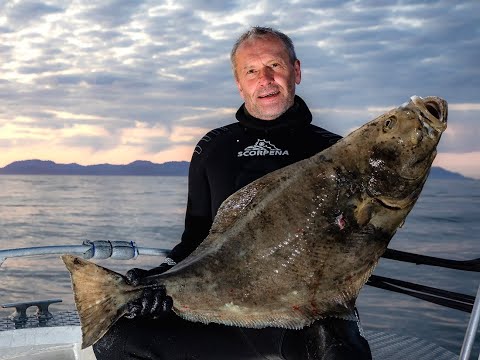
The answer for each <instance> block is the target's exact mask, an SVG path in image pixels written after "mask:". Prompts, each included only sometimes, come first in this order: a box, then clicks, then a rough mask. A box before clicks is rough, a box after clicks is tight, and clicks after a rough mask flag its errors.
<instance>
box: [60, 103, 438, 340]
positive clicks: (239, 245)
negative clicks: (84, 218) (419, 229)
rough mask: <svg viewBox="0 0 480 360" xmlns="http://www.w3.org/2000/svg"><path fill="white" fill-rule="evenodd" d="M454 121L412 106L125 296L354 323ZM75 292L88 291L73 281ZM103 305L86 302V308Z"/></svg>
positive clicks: (253, 190) (270, 322)
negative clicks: (150, 293)
mask: <svg viewBox="0 0 480 360" xmlns="http://www.w3.org/2000/svg"><path fill="white" fill-rule="evenodd" d="M446 123H447V103H446V102H445V101H444V100H443V99H441V98H438V97H426V98H423V99H422V98H420V97H416V96H415V97H412V99H411V101H410V102H408V103H405V104H404V105H402V106H401V107H399V108H396V109H393V110H391V111H389V112H387V113H385V114H383V115H381V116H379V117H378V118H376V119H375V120H372V121H371V122H369V123H367V124H365V125H364V126H362V127H360V128H359V129H357V130H356V131H354V132H352V133H351V134H350V135H348V136H347V137H345V138H344V139H342V140H340V141H339V142H337V143H336V144H334V145H333V146H331V147H330V148H328V149H326V150H324V151H322V152H320V153H318V154H316V155H314V156H313V157H311V158H308V159H306V160H303V161H300V162H298V163H295V164H292V165H290V166H287V167H285V168H282V169H279V170H277V171H275V172H272V173H270V174H268V175H266V176H264V177H262V178H260V179H258V180H256V181H254V182H253V183H251V184H249V185H247V186H245V187H244V188H242V189H240V190H239V191H237V192H236V193H234V194H233V195H231V196H230V197H229V198H228V199H226V200H225V201H224V202H223V204H222V205H221V207H220V209H219V211H218V214H217V216H216V218H215V220H214V223H213V226H212V228H211V231H210V234H209V236H208V237H207V238H206V239H205V240H204V241H203V243H202V244H201V245H200V246H199V247H198V248H197V249H196V250H195V251H194V252H193V253H192V254H191V255H190V256H188V257H187V258H186V259H185V260H184V261H182V262H181V263H179V264H178V265H176V266H174V267H173V268H172V269H171V270H169V271H168V272H166V273H163V274H161V275H156V276H152V277H149V278H146V279H145V280H144V282H143V283H142V286H140V287H139V288H137V289H132V288H128V285H123V284H122V287H125V289H128V291H127V290H125V293H128V294H129V299H130V298H135V297H139V296H141V290H142V288H143V287H145V286H158V285H159V284H162V285H165V287H166V289H167V293H168V295H170V296H171V297H172V298H173V302H174V311H175V312H176V313H177V314H178V315H179V316H181V317H183V318H185V319H188V320H192V321H200V322H204V323H209V322H215V323H221V324H227V325H236V326H244V327H254V328H262V327H267V326H274V327H284V328H293V329H296V328H302V327H304V326H306V325H308V324H310V323H312V322H313V321H314V320H316V319H319V318H322V317H325V316H342V315H345V314H347V313H349V312H350V311H351V310H352V308H353V306H354V303H355V300H356V298H357V296H358V293H359V291H360V289H361V288H362V286H363V285H364V284H365V282H366V281H367V279H368V277H369V276H370V274H371V273H372V272H373V270H374V268H375V266H376V264H377V262H378V260H379V258H380V256H381V255H382V254H383V252H384V251H385V249H386V248H387V245H388V243H389V241H390V240H391V238H392V237H393V235H394V234H395V232H396V230H397V228H398V227H399V226H400V225H401V224H402V223H403V222H404V221H405V218H406V217H407V215H408V213H409V212H410V210H411V209H412V207H413V206H414V204H415V202H416V200H417V199H418V196H419V195H420V192H421V190H422V187H423V185H424V183H425V181H426V179H427V176H428V173H429V170H430V168H431V164H432V162H433V159H434V158H435V155H436V146H437V144H438V141H439V140H440V137H441V134H442V133H443V131H444V130H445V128H446ZM64 260H65V259H64ZM67 267H68V265H67ZM75 271H76V270H75ZM71 272H72V270H71ZM79 273H81V271H79ZM117 275H118V274H117ZM117 275H115V276H117ZM108 276H110V275H108ZM112 276H113V275H112ZM72 282H73V285H74V292H77V291H76V290H75V289H76V288H77V287H79V286H80V287H83V286H88V285H87V284H83V283H85V282H87V279H84V278H83V277H82V278H81V279H79V280H78V281H75V278H74V274H73V272H72ZM76 282H77V284H75V283H76ZM79 283H82V284H79ZM101 286H104V285H101ZM127 300H128V299H126V298H125V299H123V301H127ZM92 301H95V300H94V299H89V298H88V297H87V298H83V299H79V298H77V297H76V302H77V308H78V307H79V303H89V302H90V303H91V302H92ZM79 312H80V311H79ZM123 312H124V307H123V308H119V310H118V311H117V312H116V314H118V313H123ZM111 313H114V312H112V311H111ZM90 316H91V317H95V316H92V315H90ZM80 317H81V318H82V314H81V312H80ZM82 325H83V323H82ZM90 332H91V330H89V333H90ZM97 336H98V335H97ZM89 338H95V336H89Z"/></svg>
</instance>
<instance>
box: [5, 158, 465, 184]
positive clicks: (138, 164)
mask: <svg viewBox="0 0 480 360" xmlns="http://www.w3.org/2000/svg"><path fill="white" fill-rule="evenodd" d="M189 164H190V163H189V162H188V161H169V162H165V163H162V164H156V163H152V162H150V161H142V160H137V161H134V162H132V163H130V164H126V165H112V164H98V165H86V166H84V165H79V164H76V163H71V164H57V163H55V162H53V161H49V160H23V161H15V162H13V163H11V164H9V165H7V166H5V167H3V168H0V175H2V174H3V175H123V176H125V175H134V176H186V175H188V166H189ZM430 178H435V179H452V180H453V179H457V180H460V179H468V178H466V177H465V176H463V175H461V174H458V173H455V172H451V171H448V170H445V169H443V168H441V167H435V166H434V167H432V170H431V172H430Z"/></svg>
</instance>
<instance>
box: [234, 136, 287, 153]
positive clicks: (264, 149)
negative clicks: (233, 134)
mask: <svg viewBox="0 0 480 360" xmlns="http://www.w3.org/2000/svg"><path fill="white" fill-rule="evenodd" d="M278 155H280V156H284V155H287V156H288V155H289V154H288V150H281V149H279V148H277V147H276V146H275V145H273V144H272V143H271V142H270V141H268V140H265V139H258V140H257V141H256V142H255V145H250V146H247V147H246V148H245V149H244V150H243V151H239V152H238V157H242V156H278Z"/></svg>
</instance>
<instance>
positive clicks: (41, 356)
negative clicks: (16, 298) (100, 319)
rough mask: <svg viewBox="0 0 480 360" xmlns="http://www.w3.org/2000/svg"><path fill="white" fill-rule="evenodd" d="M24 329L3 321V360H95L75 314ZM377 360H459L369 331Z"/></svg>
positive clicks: (445, 352)
mask: <svg viewBox="0 0 480 360" xmlns="http://www.w3.org/2000/svg"><path fill="white" fill-rule="evenodd" d="M22 326H23V328H18V327H17V328H16V327H15V324H14V322H13V321H12V320H11V319H8V318H0V349H1V352H0V360H7V359H15V360H27V359H28V360H47V359H48V360H57V359H58V360H60V359H62V360H64V359H66V360H68V359H72V360H73V359H78V360H95V355H94V353H93V351H92V349H91V348H87V349H85V350H81V346H80V343H81V337H82V335H81V330H80V321H79V318H78V315H77V313H76V312H75V311H59V312H55V313H54V316H53V318H51V319H49V320H48V321H47V322H46V323H44V324H42V325H40V324H39V322H38V319H37V318H36V317H35V316H28V319H27V321H26V323H24V324H22ZM365 336H366V338H367V339H368V342H369V343H370V348H371V350H372V354H373V359H375V360H408V359H413V360H457V359H458V355H455V354H454V353H452V352H450V351H448V350H446V349H444V348H442V347H440V346H438V345H435V344H432V343H429V342H427V341H425V340H421V339H418V338H414V337H408V336H402V335H396V334H389V333H384V332H379V331H372V330H367V331H365Z"/></svg>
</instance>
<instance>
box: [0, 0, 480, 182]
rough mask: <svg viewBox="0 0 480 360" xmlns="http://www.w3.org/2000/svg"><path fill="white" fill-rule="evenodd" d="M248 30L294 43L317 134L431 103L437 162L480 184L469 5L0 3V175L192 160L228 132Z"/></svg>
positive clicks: (477, 62) (437, 0) (475, 56)
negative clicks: (37, 162)
mask: <svg viewBox="0 0 480 360" xmlns="http://www.w3.org/2000/svg"><path fill="white" fill-rule="evenodd" d="M255 25H260V26H269V27H274V28H276V29H278V30H280V31H283V32H285V33H286V34H287V35H289V36H290V37H291V38H292V40H293V42H294V44H295V47H296V52H297V56H298V58H299V59H300V61H301V66H302V82H301V84H300V85H299V86H298V87H297V94H298V95H300V96H301V97H302V98H303V99H304V100H305V101H306V103H307V104H308V106H309V107H310V109H311V111H312V113H313V116H314V120H313V122H314V124H316V125H319V126H321V127H323V128H326V129H328V130H330V131H333V132H336V133H338V134H340V135H342V136H345V135H347V134H348V133H350V132H351V131H352V130H354V129H356V128H358V127H360V126H362V125H363V124H365V123H366V122H368V121H370V120H372V119H374V118H375V117H377V116H379V115H381V114H382V113H383V112H385V111H387V110H389V109H391V108H394V107H397V106H399V105H401V104H403V103H404V102H405V101H408V100H409V98H410V97H411V96H412V95H418V96H431V95H434V96H440V97H443V98H445V99H446V100H447V101H448V103H449V124H448V129H447V131H446V132H445V134H444V135H443V137H442V140H441V142H440V145H439V148H438V155H437V158H436V160H435V163H434V165H436V166H441V167H443V168H445V169H448V170H450V171H455V172H459V173H461V174H463V175H466V176H469V177H474V178H478V179H480V141H479V140H478V139H479V137H480V125H479V118H480V1H478V0H471V1H451V0H431V1H417V0H415V1H408V0H405V1H393V0H391V1H387V0H386V1H379V0H366V1H339V0H324V1H321V0H316V1H312V0H292V1H282V0H279V1H264V0H256V1H233V0H185V1H180V0H166V1H164V0H155V1H148V0H146V1H142V0H131V1H128V0H111V1H107V0H103V1H102V0H99V1H87V0H76V1H66V0H58V1H56V0H42V1H35V0H1V1H0V167H3V166H5V165H7V164H9V163H11V162H13V161H17V160H27V159H41V160H53V161H55V162H57V163H71V162H76V163H78V164H82V165H89V164H100V163H111V164H127V163H130V162H132V161H135V160H149V161H152V162H157V163H162V162H165V161H179V160H187V161H189V160H190V158H191V154H192V151H193V149H194V146H195V144H196V143H197V141H198V140H199V139H200V138H201V137H202V136H203V135H204V134H205V133H206V132H208V131H209V130H210V129H213V128H216V127H219V126H222V125H226V124H229V123H232V122H235V121H236V120H235V117H234V114H235V111H236V110H237V108H238V107H239V106H240V105H241V104H242V100H241V98H240V96H239V94H238V90H237V87H236V85H235V82H234V80H233V76H232V71H231V66H230V61H229V53H230V50H231V47H232V45H233V43H234V42H235V40H236V39H237V38H238V36H239V35H240V34H241V33H243V32H244V31H245V30H247V29H248V28H249V27H250V26H255Z"/></svg>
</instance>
